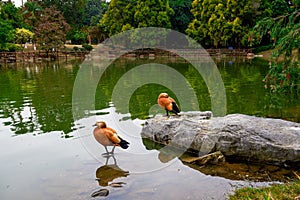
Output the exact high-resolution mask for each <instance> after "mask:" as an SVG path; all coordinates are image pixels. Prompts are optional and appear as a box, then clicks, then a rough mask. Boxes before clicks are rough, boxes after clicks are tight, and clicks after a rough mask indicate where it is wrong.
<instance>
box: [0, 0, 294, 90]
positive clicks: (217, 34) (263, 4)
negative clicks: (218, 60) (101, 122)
mask: <svg viewBox="0 0 300 200" xmlns="http://www.w3.org/2000/svg"><path fill="white" fill-rule="evenodd" d="M299 8H300V0H289V1H288V0H244V1H238V0H147V1H144V0H111V1H109V2H106V1H105V0H43V1H42V0H28V1H27V2H26V3H25V4H24V5H23V7H21V8H16V7H15V6H14V4H13V3H11V2H10V1H9V2H3V1H1V2H0V50H1V51H9V50H11V49H16V48H15V47H13V46H12V45H14V44H13V43H21V44H22V43H25V42H28V41H32V42H33V43H34V44H35V43H36V42H37V43H38V44H39V46H38V48H43V49H46V50H48V51H49V50H51V49H57V48H60V47H61V46H62V45H63V44H64V42H65V41H66V40H71V42H72V43H73V44H85V43H90V44H91V43H92V42H94V43H100V42H101V41H102V40H104V39H106V38H107V37H110V36H112V35H115V34H117V33H120V32H123V31H126V30H130V29H134V28H139V27H164V28H170V29H173V30H177V31H180V32H183V33H186V34H188V35H189V36H191V37H192V38H194V39H195V40H196V41H198V42H199V43H200V44H201V45H202V46H204V47H207V48H212V47H217V48H219V47H223V48H228V47H233V48H241V47H247V48H252V47H261V46H265V47H270V45H272V44H273V46H274V52H273V57H272V60H271V62H270V71H269V73H268V75H267V76H266V78H265V80H264V81H265V82H266V87H267V88H271V90H272V91H293V90H295V89H296V91H299V88H300V87H299V84H300V83H299V80H300V75H299V74H300V72H299V69H300V68H299V61H298V60H299V51H300V50H299V49H300V42H299V23H300V22H299V21H300V19H299V18H300V17H299ZM253 28H254V29H253ZM31 33H32V34H31ZM26 34H27V35H26ZM154 34H156V33H154ZM257 49H259V48H257Z"/></svg>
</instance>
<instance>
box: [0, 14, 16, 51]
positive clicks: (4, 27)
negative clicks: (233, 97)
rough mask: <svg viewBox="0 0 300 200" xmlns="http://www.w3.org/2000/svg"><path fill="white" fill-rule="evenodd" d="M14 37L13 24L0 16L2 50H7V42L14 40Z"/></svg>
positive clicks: (0, 49)
mask: <svg viewBox="0 0 300 200" xmlns="http://www.w3.org/2000/svg"><path fill="white" fill-rule="evenodd" d="M13 38H14V29H13V26H12V25H11V24H10V23H9V22H8V21H6V20H3V19H2V18H1V17H0V51H3V50H5V51H7V50H8V49H7V43H8V42H12V41H13Z"/></svg>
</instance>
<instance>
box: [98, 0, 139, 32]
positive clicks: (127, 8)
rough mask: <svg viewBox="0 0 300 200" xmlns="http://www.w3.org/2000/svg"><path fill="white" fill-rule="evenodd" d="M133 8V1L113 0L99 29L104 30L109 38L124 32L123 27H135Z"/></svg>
mask: <svg viewBox="0 0 300 200" xmlns="http://www.w3.org/2000/svg"><path fill="white" fill-rule="evenodd" d="M132 8H133V1H131V0H111V1H110V3H109V6H108V8H107V11H106V12H105V14H104V15H103V17H102V19H101V20H100V23H99V27H101V28H103V29H104V32H105V33H106V34H107V35H109V36H112V35H115V34H117V33H120V32H122V29H123V30H124V28H123V26H127V27H128V26H130V27H135V26H134V19H133V16H134V10H133V9H132ZM127 24H128V25H127Z"/></svg>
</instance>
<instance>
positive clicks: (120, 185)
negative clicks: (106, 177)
mask: <svg viewBox="0 0 300 200" xmlns="http://www.w3.org/2000/svg"><path fill="white" fill-rule="evenodd" d="M124 184H126V183H124V182H115V183H110V184H109V186H110V187H123V185H124Z"/></svg>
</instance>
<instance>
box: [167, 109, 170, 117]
mask: <svg viewBox="0 0 300 200" xmlns="http://www.w3.org/2000/svg"><path fill="white" fill-rule="evenodd" d="M166 113H167V117H169V111H168V109H166Z"/></svg>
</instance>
